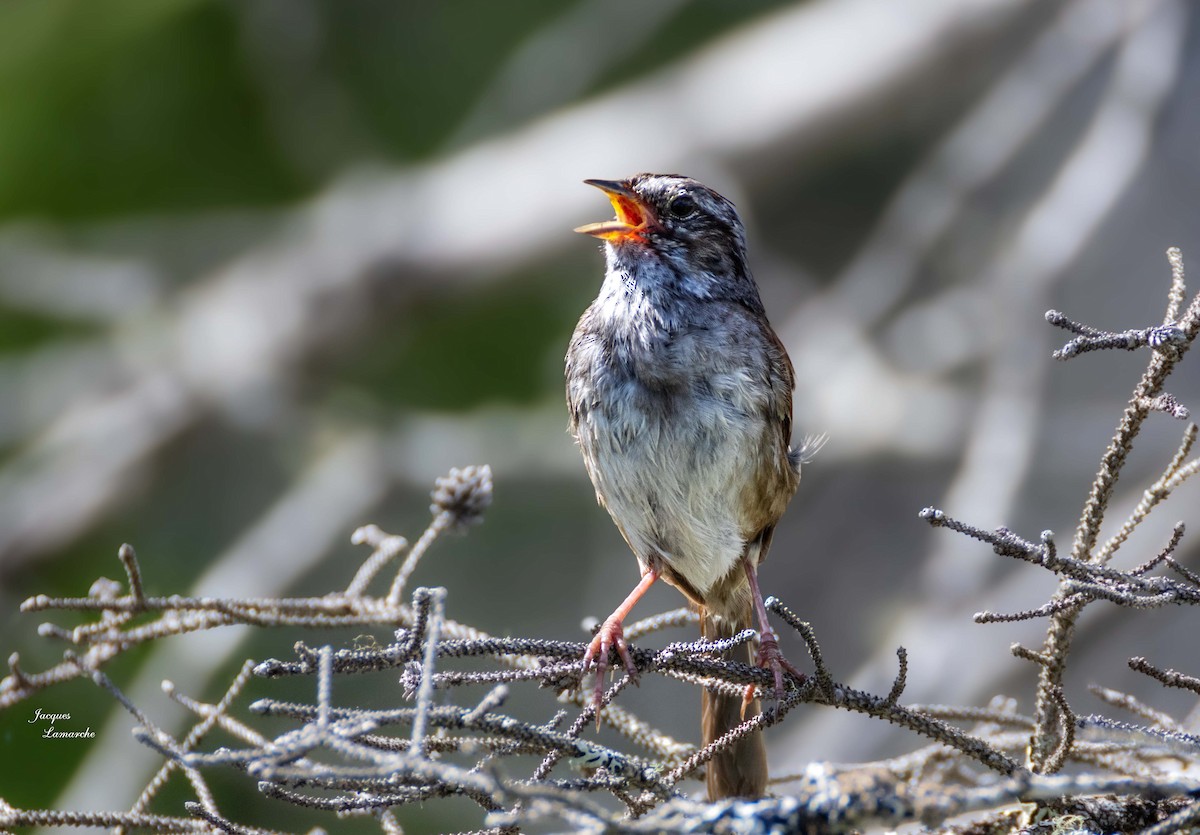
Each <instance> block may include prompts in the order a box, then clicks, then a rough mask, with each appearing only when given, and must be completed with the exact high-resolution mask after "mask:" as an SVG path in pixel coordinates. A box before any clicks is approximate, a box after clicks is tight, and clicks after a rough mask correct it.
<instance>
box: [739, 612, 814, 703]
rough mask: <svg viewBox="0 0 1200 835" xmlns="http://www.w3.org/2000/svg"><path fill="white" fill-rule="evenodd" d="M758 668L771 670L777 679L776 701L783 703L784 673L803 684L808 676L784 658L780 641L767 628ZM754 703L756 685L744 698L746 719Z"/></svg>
mask: <svg viewBox="0 0 1200 835" xmlns="http://www.w3.org/2000/svg"><path fill="white" fill-rule="evenodd" d="M754 663H755V665H756V666H759V667H763V668H764V669H770V670H771V673H772V675H773V677H774V679H775V692H774V695H775V701H777V702H781V701H783V697H784V693H785V691H784V687H783V673H784V671H785V670H786V671H787V672H788V674H789V675H791V676H792V677H793V678H795V679H796V681H797V682H800V683H803V682H804V680H805V679H806V678H808V676H806V675H805V674H804V673H802V672H800V671H799V670H797V669H796V668H795V667H793V666H792V665H791V663H789V662H788V660H787V659H786V658H784V657H783V652H782V651H781V650H780V649H779V639H778V638H776V637H775V632H774V630H772V629H770V628H767V629H765V630H763V633H762V636H761V637H760V638H759V641H758V656H757V657H756V658H755V661H754ZM753 701H754V685H753V684H752V685H750V686H749V687H747V688H746V694H745V695H744V696H743V697H742V716H743V717H745V715H746V709H747V708H748V707H749V706H750V704H751V702H753Z"/></svg>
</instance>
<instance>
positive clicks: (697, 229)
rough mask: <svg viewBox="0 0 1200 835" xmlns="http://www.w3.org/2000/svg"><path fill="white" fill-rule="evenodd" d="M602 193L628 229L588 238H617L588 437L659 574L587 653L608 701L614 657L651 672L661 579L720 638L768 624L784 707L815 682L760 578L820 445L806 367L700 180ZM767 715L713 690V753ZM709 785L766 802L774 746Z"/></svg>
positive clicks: (588, 372) (575, 357) (620, 513)
mask: <svg viewBox="0 0 1200 835" xmlns="http://www.w3.org/2000/svg"><path fill="white" fill-rule="evenodd" d="M585 182H586V183H587V184H588V185H591V186H595V187H596V188H598V189H600V190H601V191H603V192H604V193H605V194H606V195H607V196H608V198H609V200H610V201H611V202H612V206H613V209H614V210H615V213H616V217H615V218H614V219H613V220H608V221H602V222H600V223H591V224H588V225H586V226H581V227H579V228H578V229H577V230H576V231H577V232H582V233H584V234H587V235H592V236H595V237H597V238H599V239H601V240H602V241H603V242H604V255H605V263H606V271H605V276H604V283H603V284H602V285H601V287H600V294H599V295H598V296H597V297H596V300H595V301H594V302H593V303H592V304H591V306H590V307H588V309H587V311H586V312H585V313H584V314H583V316H582V318H581V319H580V320H579V324H578V326H577V327H576V328H575V333H574V336H573V337H572V338H571V343H570V347H569V348H568V350H567V356H566V385H567V404H568V407H569V409H570V416H571V417H570V426H571V432H572V433H573V434H574V436H575V438H576V441H577V442H578V444H579V448H580V450H581V452H582V453H583V461H584V464H585V466H586V468H587V472H588V475H589V476H590V477H591V480H592V484H593V485H594V486H595V488H596V498H597V499H598V500H599V502H600V504H601V505H603V506H604V507H605V508H606V509H607V510H608V512H609V514H611V516H612V518H613V521H614V522H616V525H617V527H618V528H619V529H620V531H621V534H622V536H624V538H625V541H626V542H627V543H628V544H629V547H630V549H631V550H632V551H633V553H634V556H636V557H637V561H638V566H639V568H640V569H641V581H640V582H639V583H638V584H637V586H636V587H635V588H634V590H633V591H632V592H631V593H630V594H629V596H628V597H627V598H626V599H625V601H624V602H623V603H621V605H620V606H618V607H617V608H616V610H615V611H614V612H613V613H612V614H611V615H610V616H609V617H608V618H607V619H606V620H605V621H604V623H603V624H602V625H601V627H600V629H599V631H598V632H597V634H596V636H595V637H594V638H593V639H592V642H591V644H590V645H589V647H588V649H587V653H586V655H585V656H584V662H583V664H584V669H585V671H586V670H587V669H589V668H590V667H593V666H594V667H595V670H596V687H595V699H596V700H597V702H598V701H599V699H600V696H601V694H602V693H603V679H604V672H605V670H606V668H607V666H608V663H609V653H610V652H611V651H613V650H615V651H616V653H617V655H618V657H619V658H620V659H621V660H622V662H623V663H624V665H625V667H626V669H628V670H629V671H630V673H631V674H636V668H635V666H634V664H633V662H632V659H631V658H630V655H629V650H628V646H627V644H626V642H625V637H624V632H623V627H622V623H623V621H624V619H625V618H626V616H627V615H628V614H629V612H630V610H631V609H632V608H633V606H634V604H635V603H636V602H637V601H638V599H639V598H640V597H641V596H642V595H643V594H644V593H645V592H646V590H647V589H649V588H650V586H651V585H653V583H654V582H655V581H656V580H658V579H660V578H661V579H663V580H664V581H666V582H667V583H669V584H670V585H672V586H674V587H675V588H677V589H679V591H681V592H682V593H683V594H684V595H685V596H686V597H687V598H688V600H690V601H691V602H692V603H693V604H695V605H696V606H697V607H699V610H700V612H701V615H702V624H703V626H702V634H703V635H704V636H705V637H706V638H727V637H732V636H734V635H736V634H738V633H739V632H741V631H742V630H744V629H746V628H748V627H750V626H751V625H752V623H753V621H754V618H755V617H757V620H758V627H759V636H760V639H759V645H758V651H757V653H754V652H753V650H752V649H751V650H743V652H749V653H750V655H749V658H748V660H750V661H751V662H752V663H756V664H758V665H760V666H762V667H766V668H768V669H770V670H771V671H772V672H773V674H774V683H775V695H776V698H781V697H782V695H783V692H784V677H783V673H784V671H785V670H786V671H787V672H789V673H791V674H792V675H795V676H796V677H797V678H801V679H802V678H803V676H802V674H800V673H799V672H798V671H797V670H795V668H794V667H792V665H791V664H789V663H788V662H787V660H786V659H785V658H784V657H783V654H782V653H781V652H780V650H779V644H778V641H777V639H776V636H775V633H774V631H773V630H772V629H771V626H770V624H769V623H768V621H767V612H766V607H765V606H764V605H763V598H762V593H761V591H760V590H759V585H758V566H759V564H760V563H761V562H762V561H763V559H764V558H765V557H766V555H767V550H768V548H769V547H770V544H771V535H772V533H773V532H774V530H775V525H776V524H777V523H778V522H779V518H780V516H782V515H783V512H784V509H785V508H786V507H787V505H788V502H789V501H790V500H791V498H792V496H793V494H794V493H795V492H796V487H797V485H798V484H799V481H800V465H801V463H802V462H803V461H804V460H806V457H807V455H808V454H809V453H810V452H811V445H810V444H808V443H807V442H806V443H802V444H800V445H798V446H797V447H794V448H793V447H792V446H791V435H792V389H793V386H794V373H793V370H792V363H791V360H790V359H789V358H788V355H787V351H786V350H785V349H784V347H783V343H781V342H780V340H779V337H778V336H776V335H775V332H774V331H773V330H772V329H771V325H770V323H769V322H768V321H767V317H766V313H765V311H764V309H763V304H762V300H761V299H760V298H759V293H758V286H757V285H756V284H755V282H754V278H753V277H752V276H751V274H750V269H749V267H748V266H747V264H746V237H745V230H744V229H743V227H742V222H741V219H740V218H739V217H738V214H737V211H736V209H735V208H734V205H733V203H731V202H730V201H729V200H727V199H726V198H724V197H722V196H721V195H720V194H718V193H717V192H715V191H713V190H712V189H711V188H708V187H707V186H704V185H702V184H700V183H698V182H697V181H695V180H693V179H690V178H688V177H683V176H679V175H674V174H638V175H636V176H634V177H630V178H629V179H627V180H586V181H585ZM759 709H760V707H759V704H758V702H757V700H744V699H741V698H738V697H735V696H730V695H725V694H721V693H716V692H710V691H707V690H706V691H704V693H703V701H702V707H701V716H702V719H701V725H702V736H703V740H704V742H705V743H706V744H707V743H709V742H711V741H712V740H714V739H717V738H718V737H720V736H721V735H723V734H724V733H726V732H727V731H729V730H730V729H732V728H734V727H735V726H737V725H738V724H739V723H740V722H741V721H743V717H747V718H748V717H749V716H752V715H756V714H757V713H758V711H759ZM707 780H708V791H709V797H710V798H711V799H717V798H721V797H758V796H761V795H762V793H763V791H764V788H765V786H766V781H767V763H766V751H765V748H764V746H763V740H762V735H761V733H754V734H751V735H749V736H747V737H744V738H742V739H741V740H740V741H739V742H738V743H737V744H736V745H734V746H733V747H732V748H730V749H727V750H726V751H725V752H724V753H722V754H721V755H718V756H717V757H715V758H714V759H713V760H712V761H711V762H710V763H709V765H708V777H707Z"/></svg>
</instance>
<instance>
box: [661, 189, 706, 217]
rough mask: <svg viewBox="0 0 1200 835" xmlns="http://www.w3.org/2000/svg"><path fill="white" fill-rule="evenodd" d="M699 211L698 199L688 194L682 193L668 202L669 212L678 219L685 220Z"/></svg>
mask: <svg viewBox="0 0 1200 835" xmlns="http://www.w3.org/2000/svg"><path fill="white" fill-rule="evenodd" d="M697 211H699V207H698V206H697V205H696V201H695V200H693V199H692V198H690V197H688V196H687V195H686V194H680V195H679V196H678V197H676V198H675V199H674V200H672V201H671V202H670V203H668V204H667V214H669V215H670V216H671V217H673V218H675V219H676V220H683V219H684V218H687V217H691V216H692V215H694V214H696V212H697Z"/></svg>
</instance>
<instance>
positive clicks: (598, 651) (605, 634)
mask: <svg viewBox="0 0 1200 835" xmlns="http://www.w3.org/2000/svg"><path fill="white" fill-rule="evenodd" d="M658 576H659V574H658V572H657V571H655V570H654V569H653V568H651V569H650V570H648V571H647V572H646V573H645V574H643V575H642V579H641V581H639V582H638V584H637V586H635V587H634V589H633V591H631V592H630V593H629V596H628V597H626V598H625V601H624V602H623V603H622V604H621V605H620V606H618V607H617V608H616V610H615V611H614V612H613V613H612V614H611V615H609V616H608V617H607V618H605V620H604V623H602V624H601V625H600V631H599V632H597V633H596V635H595V637H594V638H592V642H591V643H590V644H588V648H587V652H585V653H584V654H583V671H584V672H585V673H586V672H587V671H588V669H589V668H590V667H591V666H592V662H593V661H594V662H595V664H596V692H595V694H594V696H593V701H592V704H593V705H594V706H595V708H596V709H597V710H599V709H600V699H601V697H603V696H604V674H605V672H607V671H608V653H609V650H611V649H612V648H613V647H616V649H617V655H619V656H620V657H621V661H622V662H623V663H624V664H625V669H626V670H627V671H628V672H629V675H631V676H637V666H636V665H634V663H633V659H632V658H630V657H629V644H627V643H625V631H624V628H623V627H622V625H621V624H622V623H623V622H624V620H625V618H627V617H628V616H629V613H630V611H632V610H633V607H634V605H635V604H637V602H638V601H639V600H641V599H642V595H643V594H645V593H646V591H647V590H648V589H649V588H650V587H651V586H652V585H654V581H655V580H657V579H658ZM596 721H597V722H599V717H597V719H596Z"/></svg>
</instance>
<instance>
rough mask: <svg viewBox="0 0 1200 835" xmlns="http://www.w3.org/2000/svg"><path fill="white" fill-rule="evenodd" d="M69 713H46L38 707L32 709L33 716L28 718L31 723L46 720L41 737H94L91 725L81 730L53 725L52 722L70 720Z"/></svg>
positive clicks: (94, 733)
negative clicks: (62, 728)
mask: <svg viewBox="0 0 1200 835" xmlns="http://www.w3.org/2000/svg"><path fill="white" fill-rule="evenodd" d="M70 718H71V714H69V713H47V712H46V711H44V710H42V709H41V708H40V707H35V708H34V709H33V718H32V719H30V720H29V724H30V725H33V724H35V723H37V722H48V723H49V724H48V725H47V726H46V727H45V728H43V729H42V739H95V738H96V732H95V731H93V730H92V727H91V725H89V726H88V727H86V728H85V729H83V730H82V731H62V730H59V729H58V728H56V727H54V723H55V722H58V721H59V720H62V721H64V722H66V721H68V720H70Z"/></svg>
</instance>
